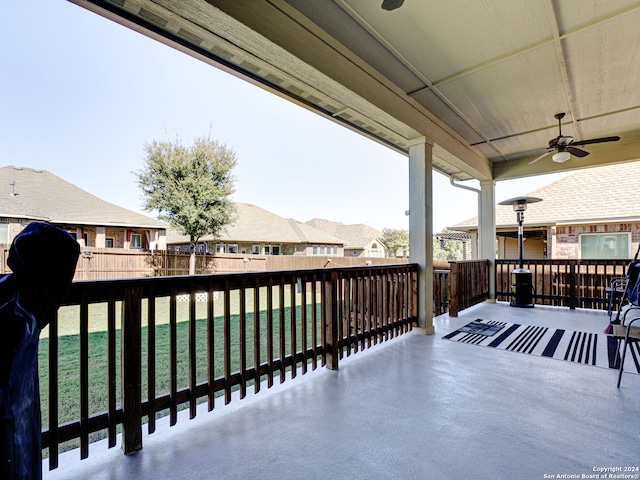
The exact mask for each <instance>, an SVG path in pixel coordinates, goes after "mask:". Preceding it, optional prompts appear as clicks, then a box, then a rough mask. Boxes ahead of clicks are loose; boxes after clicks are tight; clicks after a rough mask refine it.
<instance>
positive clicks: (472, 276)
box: [449, 260, 489, 317]
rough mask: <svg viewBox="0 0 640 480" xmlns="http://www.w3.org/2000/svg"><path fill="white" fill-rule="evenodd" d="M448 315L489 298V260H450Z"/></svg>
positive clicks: (453, 315) (454, 314)
mask: <svg viewBox="0 0 640 480" xmlns="http://www.w3.org/2000/svg"><path fill="white" fill-rule="evenodd" d="M450 265H451V273H450V274H449V316H450V317H457V316H458V312H460V311H461V310H464V309H465V308H469V307H471V306H473V305H476V304H478V303H480V302H483V301H485V300H486V299H488V298H489V261H488V260H463V261H460V262H450Z"/></svg>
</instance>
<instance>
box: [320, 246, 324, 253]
mask: <svg viewBox="0 0 640 480" xmlns="http://www.w3.org/2000/svg"><path fill="white" fill-rule="evenodd" d="M320 255H324V245H320Z"/></svg>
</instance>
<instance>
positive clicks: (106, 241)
mask: <svg viewBox="0 0 640 480" xmlns="http://www.w3.org/2000/svg"><path fill="white" fill-rule="evenodd" d="M104 247H105V248H113V238H112V237H107V238H105V239H104Z"/></svg>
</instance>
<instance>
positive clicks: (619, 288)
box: [605, 276, 629, 322]
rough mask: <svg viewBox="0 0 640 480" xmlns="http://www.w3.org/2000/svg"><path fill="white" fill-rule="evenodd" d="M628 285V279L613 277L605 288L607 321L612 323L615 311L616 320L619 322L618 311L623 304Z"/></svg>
mask: <svg viewBox="0 0 640 480" xmlns="http://www.w3.org/2000/svg"><path fill="white" fill-rule="evenodd" d="M628 283H629V277H626V276H625V277H613V278H612V279H611V281H610V282H609V286H608V287H606V288H605V293H606V294H607V301H608V304H609V306H608V308H607V314H608V315H609V321H610V322H611V321H614V320H613V318H612V316H613V312H614V311H616V312H617V315H616V320H620V310H621V308H622V305H623V304H624V296H625V295H624V294H625V292H626V291H627V284H628Z"/></svg>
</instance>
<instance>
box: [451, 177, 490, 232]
mask: <svg viewBox="0 0 640 480" xmlns="http://www.w3.org/2000/svg"><path fill="white" fill-rule="evenodd" d="M449 183H450V184H451V185H453V186H454V187H457V188H462V189H464V190H469V191H470V192H475V193H476V194H477V195H478V238H480V225H481V224H482V204H481V201H480V198H481V197H480V193H481V192H480V190H479V189H477V188H473V187H467V186H466V185H460V184H457V183H456V182H455V177H454V176H453V175H450V176H449Z"/></svg>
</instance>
